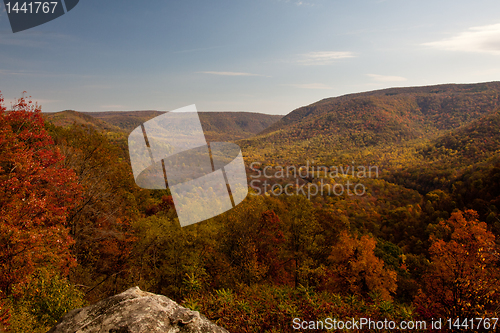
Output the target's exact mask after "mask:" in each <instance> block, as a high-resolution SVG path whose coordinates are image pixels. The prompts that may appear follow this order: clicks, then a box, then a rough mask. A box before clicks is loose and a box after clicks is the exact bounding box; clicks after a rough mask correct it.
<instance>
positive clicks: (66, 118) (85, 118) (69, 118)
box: [43, 110, 123, 132]
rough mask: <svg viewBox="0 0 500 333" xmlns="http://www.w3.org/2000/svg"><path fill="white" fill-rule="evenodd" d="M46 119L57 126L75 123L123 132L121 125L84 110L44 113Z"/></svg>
mask: <svg viewBox="0 0 500 333" xmlns="http://www.w3.org/2000/svg"><path fill="white" fill-rule="evenodd" d="M43 116H44V117H45V119H46V120H47V121H49V122H51V123H53V124H54V125H56V126H62V127H66V126H70V125H72V124H73V123H76V124H78V125H85V126H90V127H93V128H95V129H96V130H98V131H106V132H123V130H122V129H121V128H120V127H117V126H114V125H113V124H110V123H107V122H105V121H103V120H101V119H98V118H95V117H92V116H90V115H87V114H85V113H83V112H77V111H73V110H65V111H61V112H50V113H43Z"/></svg>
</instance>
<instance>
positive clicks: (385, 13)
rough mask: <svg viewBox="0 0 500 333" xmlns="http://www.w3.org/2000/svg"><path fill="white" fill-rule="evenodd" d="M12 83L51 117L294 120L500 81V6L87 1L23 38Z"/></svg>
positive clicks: (395, 0)
mask: <svg viewBox="0 0 500 333" xmlns="http://www.w3.org/2000/svg"><path fill="white" fill-rule="evenodd" d="M0 6H1V7H0V8H1V10H0V11H1V13H0V90H1V92H2V94H3V95H4V98H6V100H7V101H8V102H7V105H8V106H9V105H10V101H12V100H13V99H14V98H16V97H19V96H20V95H21V93H22V91H23V90H26V91H28V94H29V95H31V96H32V97H33V99H34V100H37V101H39V102H41V104H42V106H43V111H60V110H64V109H74V110H79V111H104V110H145V109H156V110H172V109H176V108H179V107H183V106H186V105H189V104H196V105H197V107H198V110H201V111H208V110H215V111H240V110H241V111H256V112H264V113H275V114H285V113H288V112H290V111H292V110H293V109H295V108H298V107H300V106H303V105H307V104H310V103H313V102H315V101H317V100H320V99H322V98H326V97H332V96H339V95H343V94H347V93H353V92H360V91H368V90H374V89H379V88H385V87H394V86H417V85H431V84H440V83H471V82H484V81H497V80H500V1H498V0H474V1H460V0H445V1H439V0H432V1H427V0H418V1H416V0H414V1H410V0H343V1H334V0H302V1H300V0H288V1H287V0H220V1H216V0H213V1H210V0H198V1H195V0H176V1H173V0H168V1H166V0H163V1H160V0H151V1H126V0H100V1H98V0H81V1H80V3H79V4H78V5H77V6H76V7H75V8H74V9H73V10H72V11H70V12H69V13H67V14H66V15H64V16H62V17H60V18H58V19H56V20H54V21H51V22H49V23H46V24H44V25H41V26H39V27H35V28H32V29H30V30H26V31H22V32H18V33H15V34H13V33H12V31H11V29H10V26H9V23H8V18H7V15H6V12H5V8H4V5H3V2H2V4H1V5H0Z"/></svg>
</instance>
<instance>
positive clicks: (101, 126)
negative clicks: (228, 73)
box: [44, 110, 283, 141]
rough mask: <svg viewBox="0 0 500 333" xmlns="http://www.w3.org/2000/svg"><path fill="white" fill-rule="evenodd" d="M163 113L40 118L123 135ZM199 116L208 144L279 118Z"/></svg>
mask: <svg viewBox="0 0 500 333" xmlns="http://www.w3.org/2000/svg"><path fill="white" fill-rule="evenodd" d="M163 113H164V112H163V111H154V110H146V111H105V112H78V111H72V110H65V111H61V112H54V113H44V116H45V117H46V119H47V120H48V121H50V122H52V123H53V124H55V125H57V126H69V125H71V124H73V123H77V124H81V125H86V126H90V127H93V128H95V129H97V130H99V131H105V132H113V133H117V134H121V135H123V136H126V135H128V133H130V132H131V131H132V130H133V129H134V128H136V127H137V126H140V124H142V123H144V122H145V121H148V120H149V119H152V118H154V117H156V116H159V115H161V114H163ZM199 116H200V122H201V125H202V127H203V129H204V131H205V136H206V138H207V140H208V141H233V140H239V139H243V138H248V137H251V136H254V135H256V134H257V133H259V132H261V131H263V130H264V129H265V128H267V127H268V126H270V125H271V124H273V123H275V122H276V121H278V120H279V119H281V118H282V117H283V116H281V115H268V114H262V113H255V112H199Z"/></svg>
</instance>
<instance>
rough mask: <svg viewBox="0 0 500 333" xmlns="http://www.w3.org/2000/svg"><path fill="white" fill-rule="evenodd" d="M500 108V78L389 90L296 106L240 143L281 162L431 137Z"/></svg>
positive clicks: (245, 149) (250, 152)
mask: <svg viewBox="0 0 500 333" xmlns="http://www.w3.org/2000/svg"><path fill="white" fill-rule="evenodd" d="M498 107H500V82H488V83H478V84H444V85H436V86H425V87H410V88H390V89H383V90H376V91H370V92H365V93H356V94H349V95H345V96H340V97H333V98H326V99H323V100H320V101H318V102H316V103H313V104H311V105H308V106H304V107H301V108H298V109H296V110H294V111H292V112H291V113H289V114H288V115H286V116H285V117H283V118H282V119H281V120H280V121H278V122H276V123H274V124H273V125H271V126H269V127H268V128H266V129H265V130H264V131H262V132H261V133H260V134H259V135H257V136H255V137H252V138H249V139H245V140H241V141H240V142H239V143H240V145H241V146H242V148H244V151H246V152H248V154H247V156H253V157H256V152H260V157H262V155H264V157H266V156H267V157H270V156H272V157H273V159H275V160H279V161H282V162H288V161H298V160H302V161H305V160H306V159H314V158H322V157H323V158H326V159H331V158H334V157H335V156H336V155H338V153H339V152H342V153H344V152H346V151H349V150H359V149H364V148H367V147H376V146H383V145H392V144H400V143H402V142H408V141H411V140H417V139H423V140H426V139H432V138H437V137H438V136H440V135H443V134H444V133H446V132H447V131H450V130H453V129H457V128H459V127H461V126H464V125H467V124H469V123H471V122H473V121H474V120H477V119H480V118H481V117H483V116H485V115H487V114H488V113H490V112H492V111H493V110H495V109H497V108H498Z"/></svg>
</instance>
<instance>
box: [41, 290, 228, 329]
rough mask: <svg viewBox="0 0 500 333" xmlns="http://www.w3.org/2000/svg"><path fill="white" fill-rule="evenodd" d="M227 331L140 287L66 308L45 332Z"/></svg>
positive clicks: (197, 314)
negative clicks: (66, 310)
mask: <svg viewBox="0 0 500 333" xmlns="http://www.w3.org/2000/svg"><path fill="white" fill-rule="evenodd" d="M174 332H175V333H201V332H203V333H228V331H226V330H225V329H223V328H221V327H219V326H217V325H215V324H213V323H212V322H210V321H209V320H208V319H206V318H205V317H203V316H202V315H200V313H199V312H197V311H192V310H189V309H186V308H184V307H182V306H180V305H179V304H177V303H176V302H174V301H172V300H171V299H169V298H168V297H165V296H161V295H156V294H152V293H148V292H145V291H142V290H140V289H139V287H135V288H130V289H129V290H127V291H125V292H123V293H121V294H118V295H115V296H112V297H109V298H107V299H104V300H102V301H100V302H98V303H96V304H94V305H91V306H88V307H86V308H81V309H75V310H72V311H70V312H68V313H67V314H66V315H65V316H64V317H63V318H62V319H61V320H60V321H59V323H58V324H57V325H56V326H54V327H53V328H52V329H51V330H50V331H49V332H48V333H174Z"/></svg>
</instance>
